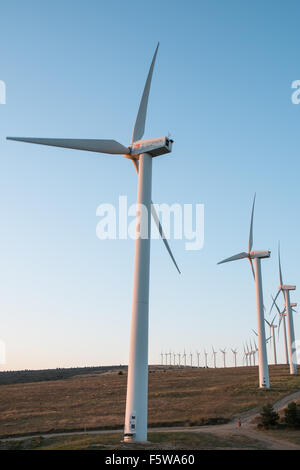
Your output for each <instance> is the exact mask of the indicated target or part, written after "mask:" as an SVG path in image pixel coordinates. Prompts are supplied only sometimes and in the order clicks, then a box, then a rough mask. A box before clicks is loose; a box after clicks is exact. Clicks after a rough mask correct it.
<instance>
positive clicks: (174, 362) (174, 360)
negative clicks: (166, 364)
mask: <svg viewBox="0 0 300 470" xmlns="http://www.w3.org/2000/svg"><path fill="white" fill-rule="evenodd" d="M173 365H174V366H176V354H175V353H173Z"/></svg>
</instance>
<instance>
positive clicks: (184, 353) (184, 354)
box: [183, 350, 186, 367]
mask: <svg viewBox="0 0 300 470" xmlns="http://www.w3.org/2000/svg"><path fill="white" fill-rule="evenodd" d="M183 357H184V367H186V352H185V350H184V351H183Z"/></svg>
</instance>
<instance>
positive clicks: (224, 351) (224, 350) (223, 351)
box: [220, 348, 226, 367]
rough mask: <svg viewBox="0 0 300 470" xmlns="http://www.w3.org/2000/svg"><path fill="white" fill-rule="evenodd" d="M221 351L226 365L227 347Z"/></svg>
mask: <svg viewBox="0 0 300 470" xmlns="http://www.w3.org/2000/svg"><path fill="white" fill-rule="evenodd" d="M220 351H221V353H222V354H223V363H224V367H226V360H225V356H226V349H225V348H224V349H220Z"/></svg>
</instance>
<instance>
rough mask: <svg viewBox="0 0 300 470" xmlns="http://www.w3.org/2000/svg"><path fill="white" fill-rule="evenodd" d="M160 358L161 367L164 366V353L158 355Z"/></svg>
mask: <svg viewBox="0 0 300 470" xmlns="http://www.w3.org/2000/svg"><path fill="white" fill-rule="evenodd" d="M160 358H161V365H162V366H163V365H164V353H163V352H161V353H160Z"/></svg>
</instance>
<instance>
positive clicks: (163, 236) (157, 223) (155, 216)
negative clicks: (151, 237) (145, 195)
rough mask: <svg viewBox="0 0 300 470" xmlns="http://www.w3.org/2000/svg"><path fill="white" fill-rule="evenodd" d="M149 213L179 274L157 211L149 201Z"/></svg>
mask: <svg viewBox="0 0 300 470" xmlns="http://www.w3.org/2000/svg"><path fill="white" fill-rule="evenodd" d="M151 213H152V217H153V219H154V222H155V224H156V226H157V228H158V231H159V234H160V236H161V239H162V241H163V242H164V245H165V247H166V249H167V251H168V253H169V255H170V257H171V260H172V261H173V263H174V265H175V267H176V269H177V271H178V272H179V274H181V272H180V269H179V268H178V265H177V263H176V261H175V258H174V256H173V253H172V251H171V248H170V246H169V243H168V241H167V239H166V237H165V234H164V232H163V229H162V226H161V223H160V220H159V218H158V215H157V213H156V210H155V208H154V204H153V202H151Z"/></svg>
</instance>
